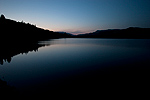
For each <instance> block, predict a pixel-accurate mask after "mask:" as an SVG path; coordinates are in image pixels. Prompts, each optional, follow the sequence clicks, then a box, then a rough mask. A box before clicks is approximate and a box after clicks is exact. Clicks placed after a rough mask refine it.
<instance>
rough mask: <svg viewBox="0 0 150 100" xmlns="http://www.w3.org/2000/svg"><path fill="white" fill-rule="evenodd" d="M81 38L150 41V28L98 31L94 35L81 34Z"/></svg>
mask: <svg viewBox="0 0 150 100" xmlns="http://www.w3.org/2000/svg"><path fill="white" fill-rule="evenodd" d="M77 37H80V38H125V39H150V28H138V27H129V28H127V29H109V30H97V31H96V32H93V33H87V34H81V35H78V36H77Z"/></svg>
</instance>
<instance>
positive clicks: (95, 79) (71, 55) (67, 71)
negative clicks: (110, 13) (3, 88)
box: [0, 38, 150, 96]
mask: <svg viewBox="0 0 150 100" xmlns="http://www.w3.org/2000/svg"><path fill="white" fill-rule="evenodd" d="M149 43H150V40H142V39H141V40H139V39H138V40H132V39H129V40H126V39H75V38H73V39H71V38H70V39H53V40H52V39H51V40H49V41H40V42H39V43H38V44H36V45H30V46H29V47H32V48H30V49H29V48H28V49H27V46H26V47H24V50H22V51H21V50H20V51H21V52H23V53H25V52H27V51H33V50H38V52H36V53H35V52H30V53H28V55H21V54H19V53H21V52H17V53H15V54H18V55H16V56H14V57H13V61H12V62H11V63H10V64H3V65H2V66H4V67H0V75H1V76H4V77H6V80H9V81H8V83H9V84H11V85H12V86H15V87H16V89H17V90H18V91H19V92H20V93H22V94H23V95H27V94H28V95H34V96H37V94H39V95H41V96H43V95H48V96H49V95H51V96H52V95H60V94H64V95H65V94H66V95H68V94H69V93H70V94H72V95H76V94H79V93H81V94H82V93H85V94H89V95H91V94H92V93H95V92H93V91H101V92H104V91H105V92H106V91H107V90H116V89H118V90H119V89H121V90H125V89H126V90H127V91H129V89H130V88H133V87H134V89H136V86H137V85H138V88H140V87H139V85H140V84H138V82H139V81H142V82H143V84H144V86H147V85H146V83H149V82H148V81H147V79H148V78H149V75H150V73H149V69H150V68H149V66H150V63H149V61H150V52H149V50H150V46H149ZM48 45H50V46H48ZM42 46H45V47H43V48H39V47H42ZM33 47H34V48H33ZM38 48H39V49H38ZM10 51H11V50H10ZM10 51H9V52H10ZM13 51H15V50H13ZM11 57H12V56H11ZM64 91H66V93H65V92H64ZM75 91H77V92H76V93H75Z"/></svg>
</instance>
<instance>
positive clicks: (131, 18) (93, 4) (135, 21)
mask: <svg viewBox="0 0 150 100" xmlns="http://www.w3.org/2000/svg"><path fill="white" fill-rule="evenodd" d="M0 14H4V15H5V17H6V18H8V19H13V20H16V21H24V22H26V23H30V24H34V25H36V26H37V27H40V28H44V29H48V30H51V31H65V32H68V33H72V34H82V33H89V32H94V31H96V30H105V29H123V28H128V27H143V28H150V0H0Z"/></svg>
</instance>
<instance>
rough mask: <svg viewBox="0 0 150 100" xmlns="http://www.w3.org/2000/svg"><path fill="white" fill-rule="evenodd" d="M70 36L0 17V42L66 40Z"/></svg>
mask: <svg viewBox="0 0 150 100" xmlns="http://www.w3.org/2000/svg"><path fill="white" fill-rule="evenodd" d="M70 36H71V34H67V33H59V32H53V31H49V30H44V29H42V28H38V27H36V25H32V24H29V23H25V22H23V21H22V22H17V21H14V20H11V19H6V18H5V16H4V15H1V17H0V41H6V42H7V41H11V42H16V41H20V42H37V41H40V40H45V39H51V38H66V37H70Z"/></svg>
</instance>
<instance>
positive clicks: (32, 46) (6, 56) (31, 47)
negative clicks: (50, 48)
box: [0, 43, 45, 64]
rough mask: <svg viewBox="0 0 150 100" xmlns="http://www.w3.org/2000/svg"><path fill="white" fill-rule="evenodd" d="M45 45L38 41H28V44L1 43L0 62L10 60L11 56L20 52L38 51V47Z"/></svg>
mask: <svg viewBox="0 0 150 100" xmlns="http://www.w3.org/2000/svg"><path fill="white" fill-rule="evenodd" d="M42 46H45V45H41V44H38V43H29V44H11V43H4V44H2V45H1V49H0V64H3V63H4V61H5V62H6V61H7V62H9V63H10V62H11V58H12V57H13V56H15V55H18V54H20V53H22V54H23V53H28V52H29V51H35V52H36V51H38V48H39V47H42Z"/></svg>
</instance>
